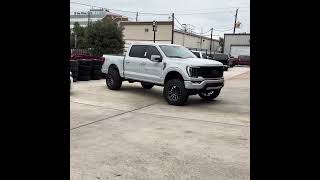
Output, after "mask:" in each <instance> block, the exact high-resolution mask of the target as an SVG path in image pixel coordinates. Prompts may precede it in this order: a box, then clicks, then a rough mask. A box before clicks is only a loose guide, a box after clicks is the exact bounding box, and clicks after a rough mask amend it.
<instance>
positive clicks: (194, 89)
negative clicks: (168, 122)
mask: <svg viewBox="0 0 320 180" xmlns="http://www.w3.org/2000/svg"><path fill="white" fill-rule="evenodd" d="M104 57H105V62H104V64H103V66H102V72H103V73H105V74H107V76H106V83H107V86H108V88H109V89H111V90H118V89H120V87H121V85H122V81H129V82H130V83H133V82H141V85H142V87H143V88H145V89H151V88H152V87H153V86H154V85H158V86H164V89H163V95H164V97H165V99H166V100H167V102H168V103H169V104H171V105H184V104H185V103H186V101H187V100H188V97H189V95H196V94H199V96H200V97H201V98H203V99H205V100H213V99H215V98H216V97H217V96H218V95H219V94H220V91H221V88H222V87H223V86H224V78H223V65H222V63H220V62H217V61H213V60H206V59H199V58H197V57H196V56H195V55H194V54H193V53H192V52H191V51H190V50H188V49H187V48H185V47H183V46H180V45H175V44H155V43H134V44H132V45H130V47H129V49H128V51H127V53H126V54H125V55H104Z"/></svg>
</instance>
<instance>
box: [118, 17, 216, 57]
mask: <svg viewBox="0 0 320 180" xmlns="http://www.w3.org/2000/svg"><path fill="white" fill-rule="evenodd" d="M120 25H121V26H122V27H123V28H124V29H123V34H124V40H125V48H128V46H129V44H130V43H132V42H145V41H149V42H153V39H154V32H153V22H152V21H144V22H131V21H125V22H120ZM172 35H173V38H172ZM172 40H173V43H174V44H179V45H183V46H185V47H187V48H190V49H198V50H200V49H201V50H203V51H206V50H207V52H208V53H209V51H210V42H211V40H210V38H208V37H205V36H200V35H197V34H194V33H191V32H185V31H181V30H177V29H173V32H172V21H158V22H157V31H156V34H155V41H156V42H159V43H168V44H171V42H172ZM218 50H219V41H218V40H217V39H213V40H212V46H211V51H212V52H217V51H218Z"/></svg>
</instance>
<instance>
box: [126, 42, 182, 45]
mask: <svg viewBox="0 0 320 180" xmlns="http://www.w3.org/2000/svg"><path fill="white" fill-rule="evenodd" d="M130 45H167V46H181V45H179V44H165V43H153V42H133V43H131V44H130Z"/></svg>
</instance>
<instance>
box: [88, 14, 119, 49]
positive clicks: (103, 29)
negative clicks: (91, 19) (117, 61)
mask: <svg viewBox="0 0 320 180" xmlns="http://www.w3.org/2000/svg"><path fill="white" fill-rule="evenodd" d="M122 31H123V29H122V28H121V27H119V26H118V25H117V23H115V22H113V21H112V20H111V19H108V18H106V19H103V20H101V21H97V22H95V23H92V24H90V26H88V27H87V28H86V43H87V46H88V47H90V48H92V49H93V51H94V53H96V54H99V55H102V54H107V53H111V54H117V53H122V52H123V48H124V40H123V33H122Z"/></svg>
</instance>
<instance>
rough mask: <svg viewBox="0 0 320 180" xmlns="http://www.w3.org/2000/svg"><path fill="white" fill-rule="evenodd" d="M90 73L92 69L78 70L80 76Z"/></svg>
mask: <svg viewBox="0 0 320 180" xmlns="http://www.w3.org/2000/svg"><path fill="white" fill-rule="evenodd" d="M90 75H91V71H84V70H80V71H79V72H78V76H90Z"/></svg>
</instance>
